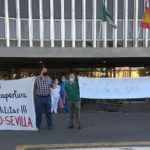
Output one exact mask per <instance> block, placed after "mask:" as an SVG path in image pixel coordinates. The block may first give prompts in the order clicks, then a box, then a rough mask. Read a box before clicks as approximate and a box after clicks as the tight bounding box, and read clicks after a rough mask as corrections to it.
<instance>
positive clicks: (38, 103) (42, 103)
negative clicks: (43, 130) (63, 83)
mask: <svg viewBox="0 0 150 150" xmlns="http://www.w3.org/2000/svg"><path fill="white" fill-rule="evenodd" d="M43 108H44V111H45V114H46V120H47V126H48V128H51V126H52V115H51V97H50V96H45V97H43V96H35V109H36V126H37V128H40V126H41V121H42V111H43Z"/></svg>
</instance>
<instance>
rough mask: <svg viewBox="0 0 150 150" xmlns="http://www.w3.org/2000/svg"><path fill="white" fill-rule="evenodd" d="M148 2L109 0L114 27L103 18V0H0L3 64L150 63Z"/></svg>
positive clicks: (22, 65) (94, 66)
mask: <svg viewBox="0 0 150 150" xmlns="http://www.w3.org/2000/svg"><path fill="white" fill-rule="evenodd" d="M146 2H149V0H105V6H106V7H107V9H108V11H109V13H110V15H111V16H112V17H113V19H114V22H115V24H116V25H117V28H116V29H114V28H113V27H112V26H111V25H110V24H108V23H104V22H102V5H103V0H0V68H9V69H6V70H5V71H9V72H11V70H12V68H28V67H30V68H34V67H36V68H37V67H39V65H38V62H39V61H41V60H42V61H44V63H45V64H46V66H48V67H53V68H59V67H61V68H63V67H68V68H75V67H76V68H77V67H91V68H99V67H110V68H113V69H112V70H114V67H116V66H117V67H122V66H124V67H126V66H135V67H138V66H150V61H149V58H150V51H149V45H150V31H149V30H148V29H140V26H139V24H140V21H141V19H142V16H143V13H144V6H145V3H146ZM148 4H149V3H148ZM116 70H117V69H116ZM130 70H131V69H129V71H128V72H129V73H128V74H131V73H130V72H131V71H130ZM137 70H138V69H137ZM111 72H112V71H111ZM111 72H110V74H111ZM126 72H127V71H126ZM91 74H92V73H91ZM127 76H128V75H127Z"/></svg>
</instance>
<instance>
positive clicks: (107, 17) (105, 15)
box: [102, 2, 117, 28]
mask: <svg viewBox="0 0 150 150" xmlns="http://www.w3.org/2000/svg"><path fill="white" fill-rule="evenodd" d="M102 21H103V22H108V23H109V24H110V25H111V26H112V27H113V28H117V26H116V24H115V22H114V20H113V18H112V17H111V16H110V14H109V12H108V10H107V8H106V6H105V2H104V3H103V8H102Z"/></svg>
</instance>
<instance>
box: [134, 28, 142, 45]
mask: <svg viewBox="0 0 150 150" xmlns="http://www.w3.org/2000/svg"><path fill="white" fill-rule="evenodd" d="M140 32H141V27H140V28H139V31H138V35H137V38H136V39H135V43H134V47H135V44H136V42H137V41H138V38H139V35H140ZM137 45H138V44H137Z"/></svg>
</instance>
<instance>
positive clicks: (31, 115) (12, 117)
mask: <svg viewBox="0 0 150 150" xmlns="http://www.w3.org/2000/svg"><path fill="white" fill-rule="evenodd" d="M33 88H34V78H26V79H19V80H7V81H3V80H1V81H0V130H37V128H36V121H35V108H34V100H33Z"/></svg>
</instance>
